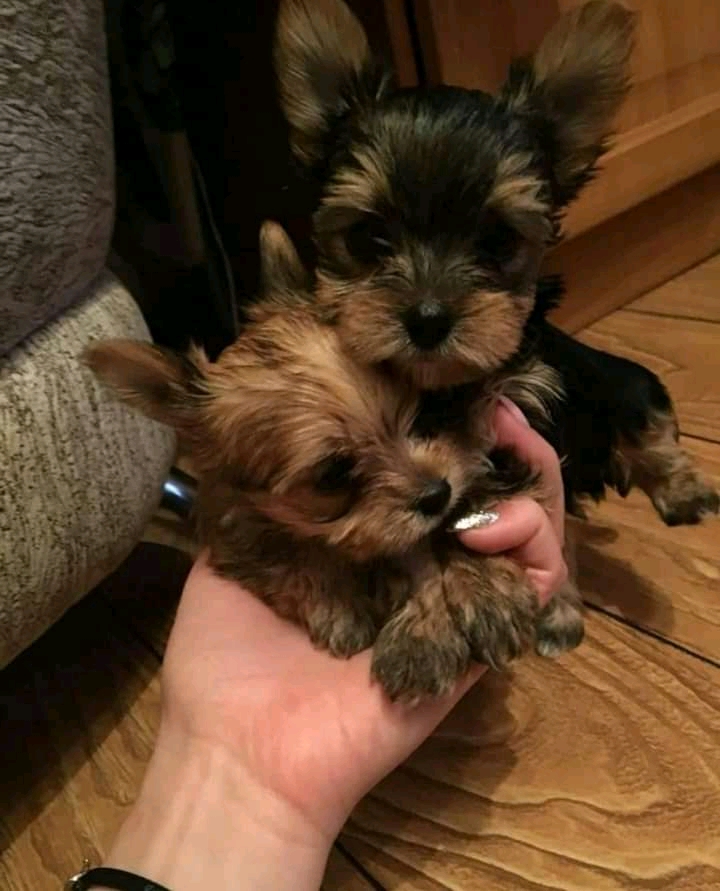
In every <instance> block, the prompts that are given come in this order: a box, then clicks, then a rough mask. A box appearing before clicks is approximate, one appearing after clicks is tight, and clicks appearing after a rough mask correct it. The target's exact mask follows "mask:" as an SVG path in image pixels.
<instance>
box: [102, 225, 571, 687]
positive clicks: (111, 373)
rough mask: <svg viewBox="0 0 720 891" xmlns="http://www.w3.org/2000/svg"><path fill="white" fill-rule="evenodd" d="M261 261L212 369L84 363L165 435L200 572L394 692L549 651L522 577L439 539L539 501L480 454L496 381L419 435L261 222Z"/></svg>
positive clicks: (404, 393)
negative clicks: (202, 554)
mask: <svg viewBox="0 0 720 891" xmlns="http://www.w3.org/2000/svg"><path fill="white" fill-rule="evenodd" d="M261 254H262V261H263V263H262V266H263V281H264V286H265V294H264V298H263V300H262V301H261V302H260V303H259V304H258V306H257V307H256V308H255V310H254V312H253V314H252V319H251V321H250V322H249V324H248V326H247V328H246V330H245V331H244V332H243V334H242V335H241V337H240V338H239V339H238V340H237V341H236V342H235V343H234V344H232V345H231V346H230V347H228V348H227V349H226V350H225V351H224V352H223V353H222V354H221V355H220V357H219V358H218V359H217V361H216V362H214V363H213V362H210V361H208V359H207V358H206V356H205V355H204V353H203V352H202V351H201V350H198V349H193V350H191V351H190V352H189V353H188V355H177V354H174V353H172V352H170V351H167V350H164V349H162V348H159V347H156V346H152V345H148V344H139V343H135V342H129V341H109V342H102V343H99V344H95V345H93V346H91V347H90V348H89V349H88V351H87V352H86V356H85V358H86V361H87V363H88V364H89V366H90V367H91V368H92V370H93V371H94V373H95V374H96V375H97V376H98V377H99V378H100V379H101V380H102V381H104V382H105V383H106V384H107V385H109V386H110V387H112V388H113V389H114V390H115V391H116V393H117V394H118V395H119V396H120V398H121V399H123V400H124V401H125V402H127V403H128V404H130V405H131V406H133V407H135V408H136V409H139V410H140V411H142V412H144V413H145V414H146V415H148V416H149V417H151V418H154V419H156V420H158V421H160V422H162V423H164V424H167V425H170V426H172V427H173V428H174V429H175V430H176V431H177V434H178V437H179V441H180V445H181V448H182V450H183V451H184V452H185V453H187V454H188V455H189V457H190V460H191V462H192V465H193V467H194V470H195V472H196V474H197V477H198V502H197V509H196V520H197V527H198V533H199V538H200V543H201V544H202V545H203V546H205V547H207V549H208V552H209V559H210V562H211V564H212V566H213V567H214V568H215V569H216V570H217V571H218V572H219V573H221V574H222V575H224V576H226V577H230V578H233V579H236V580H238V581H240V582H241V583H242V584H243V585H245V586H247V588H248V589H249V590H251V591H253V592H254V593H255V594H257V595H258V596H260V597H261V598H262V599H264V600H265V601H266V602H267V603H268V604H269V605H270V606H272V608H273V609H275V610H276V611H277V612H278V613H279V614H280V615H282V616H284V617H286V618H288V619H290V620H291V621H293V622H296V623H298V624H300V625H301V626H303V627H304V628H306V629H307V631H308V632H309V635H310V637H311V639H312V640H313V641H314V643H315V644H316V645H318V646H320V647H323V648H327V649H328V650H330V652H332V653H333V654H335V655H337V656H350V655H351V654H353V653H355V652H357V651H359V650H361V649H364V648H366V647H369V646H372V645H374V657H373V674H374V676H375V678H376V679H378V680H379V681H380V682H381V683H382V684H383V686H384V688H385V689H386V691H387V692H388V694H389V695H390V696H392V697H393V698H404V699H416V698H418V697H421V696H427V695H440V694H442V693H445V692H447V691H448V690H449V689H450V688H451V687H452V685H453V684H454V683H455V682H456V680H457V678H458V676H459V675H460V674H462V673H463V672H464V671H465V670H466V669H467V667H468V665H469V662H470V660H471V659H476V660H481V661H483V662H485V663H487V664H490V665H493V666H496V667H499V666H501V665H504V664H506V663H507V662H508V661H509V660H510V659H512V658H514V657H516V656H517V655H519V654H520V653H521V652H522V651H523V650H524V649H525V648H526V647H527V646H529V645H531V644H532V643H533V642H534V643H535V645H536V647H537V648H538V649H543V650H546V649H548V648H550V649H554V648H556V647H557V646H558V637H557V629H556V628H554V627H552V628H551V627H550V626H549V625H547V621H546V617H545V616H544V615H539V614H538V608H537V598H536V595H535V593H534V591H533V590H532V587H531V585H530V583H529V582H528V581H527V579H526V577H525V574H524V572H523V571H522V569H521V568H520V567H519V566H517V565H516V564H515V563H514V562H513V561H511V560H509V559H507V558H505V557H482V556H480V555H476V554H470V553H469V552H468V551H466V550H465V549H464V548H463V547H462V546H461V545H460V544H459V543H458V542H457V540H456V537H455V536H454V535H453V534H452V533H451V532H449V531H448V527H449V525H451V524H452V522H453V518H456V517H458V516H459V515H460V514H462V513H464V512H466V511H474V510H479V509H482V508H485V507H487V506H488V505H489V504H490V503H492V502H494V501H496V500H497V499H499V498H502V497H507V496H508V495H511V494H513V493H516V492H520V491H523V492H529V493H532V494H534V495H536V496H537V497H540V496H541V493H540V491H539V489H538V486H539V484H538V481H537V480H536V478H535V477H534V476H533V474H532V472H531V471H530V470H529V468H527V467H525V466H524V465H522V463H521V462H519V461H518V460H517V459H516V458H514V457H513V456H512V455H511V454H504V453H499V452H498V451H497V450H495V451H494V452H493V432H492V429H491V427H490V426H489V425H488V423H487V419H488V417H489V412H488V407H487V399H488V398H490V399H495V398H496V396H497V395H498V393H499V392H501V388H502V385H503V382H502V381H500V380H499V381H498V382H497V388H498V389H497V390H488V391H487V393H480V392H479V391H477V390H476V391H475V392H473V393H472V394H469V398H468V400H467V401H466V404H465V405H464V410H463V412H462V416H461V417H460V416H459V420H460V421H461V422H460V423H458V424H457V425H455V426H454V427H453V428H452V429H448V430H446V431H444V432H443V433H442V434H440V435H437V436H433V437H431V438H427V437H424V436H422V435H418V434H417V433H416V418H417V415H418V411H419V410H420V394H419V393H418V391H417V390H416V389H415V388H414V387H412V386H411V385H409V384H408V383H407V382H403V381H396V380H394V379H393V378H392V377H391V376H390V375H388V374H386V373H385V372H384V371H383V370H381V369H376V368H374V367H372V366H366V365H361V364H358V363H357V361H356V360H355V359H354V358H353V357H352V355H350V354H349V353H347V352H346V351H345V350H344V349H343V347H342V343H341V341H340V339H339V337H338V334H337V331H336V330H335V329H334V328H333V327H331V326H328V325H327V324H325V323H324V322H323V321H322V320H321V319H319V318H318V313H317V311H316V308H315V306H314V304H313V301H312V298H311V295H310V294H309V293H308V292H307V291H306V290H305V288H306V284H307V279H308V276H307V273H306V271H305V270H304V269H303V267H302V264H301V263H300V260H299V258H298V256H297V254H296V253H295V250H294V247H293V245H292V243H291V242H290V240H289V239H288V237H287V235H286V234H285V232H284V231H283V230H282V229H281V228H280V227H279V226H277V225H276V224H271V223H268V224H266V225H265V226H264V227H263V231H262V237H261ZM528 373H529V374H532V375H537V374H539V373H540V372H539V369H537V368H535V367H534V368H533V369H530V370H529V371H528ZM516 385H517V386H522V372H519V373H518V376H517V378H516ZM538 409H539V410H540V405H539V404H538ZM491 453H493V454H494V455H495V462H493V461H491V460H490V458H489V455H490V454H491ZM438 487H439V492H438ZM546 625H547V628H546ZM560 646H562V642H561V643H560Z"/></svg>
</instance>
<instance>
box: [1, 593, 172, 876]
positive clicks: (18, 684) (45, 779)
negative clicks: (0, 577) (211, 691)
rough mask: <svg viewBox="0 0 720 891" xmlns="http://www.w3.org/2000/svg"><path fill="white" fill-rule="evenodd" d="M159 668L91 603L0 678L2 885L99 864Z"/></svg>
mask: <svg viewBox="0 0 720 891" xmlns="http://www.w3.org/2000/svg"><path fill="white" fill-rule="evenodd" d="M158 667H159V663H158V660H157V659H155V658H154V657H153V656H152V655H151V653H150V651H149V650H148V649H147V648H146V647H144V646H142V645H141V644H140V643H139V642H138V641H137V639H136V638H135V637H134V635H132V634H131V633H129V632H128V630H127V629H126V628H123V627H122V625H120V624H119V623H118V622H117V621H116V618H115V617H114V616H113V614H112V612H111V611H110V610H109V609H108V608H107V606H106V605H105V604H104V603H103V602H102V600H101V598H100V597H99V596H98V595H91V596H90V597H88V598H87V599H86V600H84V601H83V602H81V603H80V604H79V605H78V606H77V607H75V608H74V609H73V610H71V611H70V612H69V613H68V614H67V615H66V616H65V617H63V619H61V620H60V622H58V623H57V625H55V626H54V627H53V628H52V629H51V630H50V631H49V632H48V633H47V634H46V635H45V636H44V637H43V638H41V639H40V640H39V641H38V642H37V643H36V644H35V645H34V646H33V647H31V648H30V649H29V650H27V651H26V652H25V653H23V654H22V655H21V656H20V657H19V659H17V660H16V661H15V662H14V663H12V664H11V665H10V666H9V667H8V668H7V669H6V670H5V671H3V672H2V673H1V674H0V703H1V704H0V711H2V714H3V757H2V760H1V761H0V850H2V852H3V853H2V856H1V857H0V887H2V888H4V889H8V891H55V889H57V888H61V887H63V883H64V882H65V881H66V880H67V879H68V878H69V876H70V875H73V874H74V873H75V872H77V871H78V870H79V869H80V868H81V867H82V864H83V859H84V858H88V859H89V860H90V861H91V862H94V863H97V862H98V861H99V860H100V858H101V857H102V855H103V852H104V851H105V850H107V847H108V845H109V844H110V842H111V840H112V838H113V836H114V834H115V833H116V831H117V829H118V828H119V826H120V823H121V821H122V820H123V818H124V816H125V814H126V813H127V810H128V807H129V806H130V804H131V802H132V801H133V800H134V798H135V795H136V793H137V790H138V788H139V784H140V781H141V778H142V775H143V773H144V769H145V765H146V764H147V761H148V759H149V757H150V753H151V749H152V745H153V740H154V736H155V728H156V727H157V723H158V717H159V710H160V689H159V682H158V677H157V672H158Z"/></svg>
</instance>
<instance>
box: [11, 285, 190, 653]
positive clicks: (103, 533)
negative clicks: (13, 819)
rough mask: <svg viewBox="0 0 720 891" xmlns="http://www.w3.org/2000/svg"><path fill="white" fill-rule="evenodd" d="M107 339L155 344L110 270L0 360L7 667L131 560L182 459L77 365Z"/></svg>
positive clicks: (169, 441)
mask: <svg viewBox="0 0 720 891" xmlns="http://www.w3.org/2000/svg"><path fill="white" fill-rule="evenodd" d="M105 337H130V338H133V339H138V340H140V339H141V340H147V339H149V337H148V331H147V328H146V326H145V322H144V321H143V319H142V316H141V314H140V311H139V309H138V307H137V305H136V304H135V302H134V301H133V300H132V298H131V297H130V295H129V294H128V293H127V291H126V290H125V289H124V288H123V287H122V285H120V284H119V283H118V282H117V281H116V280H115V279H114V278H112V277H111V276H110V275H109V274H108V273H104V274H102V275H101V276H100V278H99V279H98V280H97V281H96V282H95V283H94V284H93V285H92V286H91V288H90V289H89V291H88V293H87V294H85V295H84V299H83V300H82V301H80V302H79V303H78V304H76V306H74V307H73V308H72V309H71V310H69V311H67V312H65V313H64V314H63V315H62V316H61V317H60V318H58V319H56V320H55V321H54V322H51V323H50V324H49V325H46V326H45V327H43V328H42V330H40V331H38V332H37V333H36V334H35V335H33V336H32V337H30V338H29V339H27V340H26V341H24V342H23V343H22V344H21V345H20V346H18V347H16V348H15V349H14V350H13V351H12V352H11V353H10V354H9V355H8V356H6V357H5V358H4V359H2V360H0V468H1V470H0V474H1V475H0V667H2V666H3V665H5V664H7V663H8V662H9V661H10V659H12V658H13V657H14V656H15V655H17V653H19V652H20V650H21V649H23V648H24V647H26V646H27V645H28V644H29V643H31V642H32V641H33V640H34V639H35V638H36V637H38V636H39V635H40V634H41V633H42V632H43V631H44V630H45V629H46V628H47V627H48V626H49V625H51V624H52V623H53V622H54V621H55V620H56V619H58V618H59V617H60V616H61V615H62V613H63V612H65V610H66V609H68V607H70V606H71V605H72V604H73V603H75V602H76V601H77V600H79V599H80V598H81V597H82V596H83V595H84V594H86V593H87V591H88V590H90V588H92V587H93V586H94V585H95V584H97V583H98V582H99V581H100V580H101V579H102V578H103V577H104V576H105V575H106V574H108V573H109V572H111V571H112V570H113V569H115V568H116V567H117V566H118V565H119V563H120V562H121V561H122V560H123V559H124V558H125V557H126V556H127V555H128V553H129V552H130V550H131V549H132V547H133V546H134V545H135V543H136V542H137V541H138V540H139V539H140V537H141V535H142V531H143V528H144V526H145V524H146V523H147V521H148V519H149V518H150V516H151V515H152V512H153V510H154V509H155V507H156V506H157V503H158V501H159V497H160V492H161V487H162V483H163V480H164V479H165V477H166V475H167V471H168V469H169V467H170V464H171V461H172V458H173V453H174V447H175V443H174V436H173V435H172V433H171V432H170V431H169V430H168V429H167V428H164V427H161V426H160V425H158V424H154V423H152V422H150V421H147V420H146V419H145V418H143V417H141V416H139V415H138V414H136V413H134V412H133V411H131V410H129V409H127V408H125V407H124V406H122V405H120V404H119V403H117V402H116V401H115V400H113V399H112V398H110V397H109V396H108V394H107V393H106V392H105V391H104V390H103V389H102V388H101V387H100V386H99V385H98V384H97V382H96V381H95V379H94V377H93V376H92V375H91V374H90V372H89V371H88V370H87V369H86V368H85V367H84V366H83V365H82V364H81V363H80V362H79V360H78V357H79V354H80V353H81V351H82V349H83V347H84V346H85V345H86V344H87V343H89V342H90V341H92V340H99V339H102V338H105Z"/></svg>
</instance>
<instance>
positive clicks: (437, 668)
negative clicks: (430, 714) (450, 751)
mask: <svg viewBox="0 0 720 891" xmlns="http://www.w3.org/2000/svg"><path fill="white" fill-rule="evenodd" d="M414 612H415V611H414V610H407V609H403V610H401V612H400V613H398V615H396V616H395V617H393V618H392V619H391V620H390V621H389V622H388V624H387V625H386V626H385V627H384V628H383V629H382V630H381V631H380V634H379V635H378V638H377V641H376V642H375V647H374V649H373V659H372V677H373V679H374V680H376V681H378V682H379V683H380V684H381V685H382V686H383V688H384V690H385V692H386V693H387V695H388V696H389V697H390V699H392V700H402V701H405V702H417V701H418V700H420V699H425V698H435V697H439V696H443V695H445V694H446V693H449V692H450V690H452V688H453V687H454V686H455V684H456V682H457V681H458V679H459V678H460V677H461V676H462V675H463V674H464V673H465V672H466V671H467V669H468V666H469V664H470V648H469V647H468V643H467V641H466V640H465V639H464V638H463V637H462V635H460V634H459V633H458V632H457V630H456V629H455V628H454V627H453V626H452V623H450V622H448V623H442V624H443V625H444V627H435V628H434V629H432V630H430V629H425V630H424V631H422V630H421V629H420V627H419V625H418V623H417V622H416V621H415V619H416V616H415V614H414ZM436 625H437V623H436Z"/></svg>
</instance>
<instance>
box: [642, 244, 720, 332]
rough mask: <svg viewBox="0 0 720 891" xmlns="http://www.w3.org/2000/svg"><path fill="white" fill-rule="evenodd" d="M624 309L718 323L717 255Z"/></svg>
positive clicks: (719, 267)
mask: <svg viewBox="0 0 720 891" xmlns="http://www.w3.org/2000/svg"><path fill="white" fill-rule="evenodd" d="M627 308H628V309H631V310H632V311H633V312H645V313H653V314H654V315H661V316H673V317H675V318H686V319H705V321H707V322H720V254H716V255H715V256H714V257H711V258H710V259H709V260H706V261H705V263H701V264H700V265H699V266H696V267H695V268H694V269H688V271H687V272H685V273H684V274H683V275H679V276H678V277H677V278H674V279H672V280H671V281H669V282H667V283H666V284H664V285H662V286H661V287H659V288H655V290H653V291H651V292H650V293H649V294H646V295H645V296H644V297H640V298H639V299H638V300H635V301H633V303H632V305H631V306H628V307H627ZM648 324H650V323H649V322H648Z"/></svg>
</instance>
